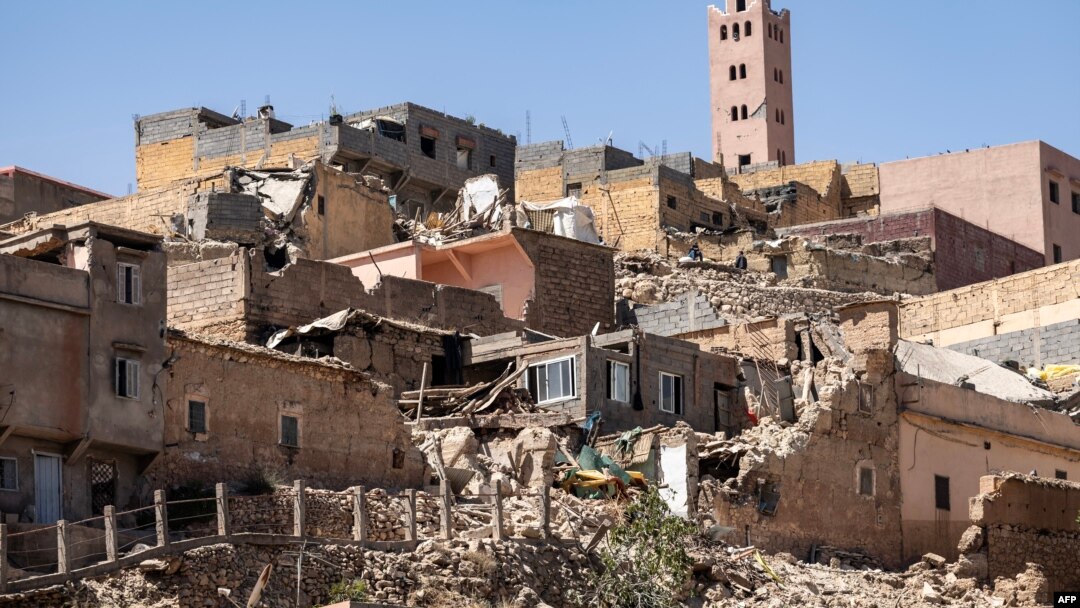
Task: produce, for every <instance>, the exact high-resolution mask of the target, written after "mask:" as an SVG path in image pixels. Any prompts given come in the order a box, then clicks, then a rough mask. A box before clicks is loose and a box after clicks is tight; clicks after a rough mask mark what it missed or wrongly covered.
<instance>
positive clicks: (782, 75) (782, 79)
mask: <svg viewBox="0 0 1080 608" xmlns="http://www.w3.org/2000/svg"><path fill="white" fill-rule="evenodd" d="M780 84H784V70H780Z"/></svg>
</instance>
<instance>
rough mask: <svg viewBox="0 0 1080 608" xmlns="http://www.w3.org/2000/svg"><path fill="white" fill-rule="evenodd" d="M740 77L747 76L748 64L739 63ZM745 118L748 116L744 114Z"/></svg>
mask: <svg viewBox="0 0 1080 608" xmlns="http://www.w3.org/2000/svg"><path fill="white" fill-rule="evenodd" d="M739 78H746V64H745V63H740V64H739ZM743 118H746V117H745V116H743Z"/></svg>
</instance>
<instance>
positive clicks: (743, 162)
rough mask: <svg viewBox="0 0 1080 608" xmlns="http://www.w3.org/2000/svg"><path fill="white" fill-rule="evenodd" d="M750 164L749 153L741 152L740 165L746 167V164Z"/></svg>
mask: <svg viewBox="0 0 1080 608" xmlns="http://www.w3.org/2000/svg"><path fill="white" fill-rule="evenodd" d="M749 164H750V155H749V154H740V155H739V167H745V166H746V165H749Z"/></svg>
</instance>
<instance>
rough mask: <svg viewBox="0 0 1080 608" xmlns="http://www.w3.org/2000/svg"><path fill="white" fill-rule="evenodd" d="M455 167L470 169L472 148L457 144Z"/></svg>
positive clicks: (464, 169) (463, 169)
mask: <svg viewBox="0 0 1080 608" xmlns="http://www.w3.org/2000/svg"><path fill="white" fill-rule="evenodd" d="M457 168H458V169H461V170H462V171H469V170H470V169H472V150H470V149H469V148H462V147H461V146H458V149H457Z"/></svg>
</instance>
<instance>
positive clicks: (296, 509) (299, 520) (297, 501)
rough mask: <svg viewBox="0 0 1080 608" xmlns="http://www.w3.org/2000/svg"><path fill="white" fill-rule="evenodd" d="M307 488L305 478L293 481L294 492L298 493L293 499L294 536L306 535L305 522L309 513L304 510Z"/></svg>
mask: <svg viewBox="0 0 1080 608" xmlns="http://www.w3.org/2000/svg"><path fill="white" fill-rule="evenodd" d="M306 488H307V485H306V484H305V483H304V480H303V479H297V480H296V481H294V482H293V492H295V493H296V497H295V498H294V499H293V536H303V535H304V524H305V519H306V515H307V514H306V512H305V511H304V507H305V506H306V505H305V500H304V499H305V498H306V496H305V495H306V494H307V491H306Z"/></svg>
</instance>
